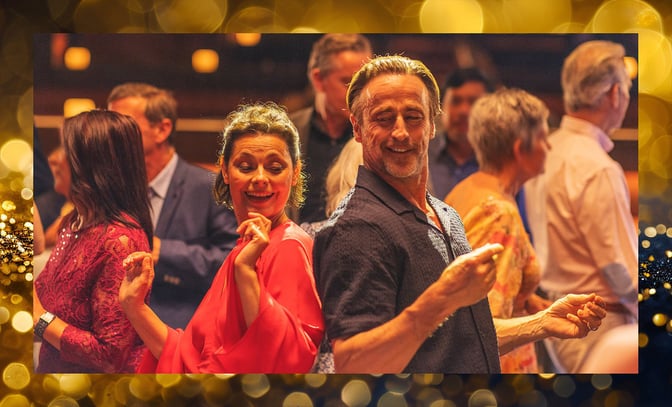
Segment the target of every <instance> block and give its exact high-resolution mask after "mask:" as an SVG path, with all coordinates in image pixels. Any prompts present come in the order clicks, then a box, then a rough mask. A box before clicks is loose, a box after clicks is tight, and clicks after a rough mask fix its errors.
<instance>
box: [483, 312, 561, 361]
mask: <svg viewBox="0 0 672 407" xmlns="http://www.w3.org/2000/svg"><path fill="white" fill-rule="evenodd" d="M544 318H546V315H545V313H543V312H538V313H536V314H534V315H529V316H524V317H517V318H508V319H503V318H494V319H493V321H494V323H495V330H496V331H497V343H498V345H499V354H500V355H504V354H506V353H508V352H510V351H512V350H513V349H515V348H517V347H519V346H522V345H525V344H527V343H530V342H536V341H538V340H541V339H544V338H546V337H547V336H548V334H547V332H546V329H544V327H543V322H544Z"/></svg>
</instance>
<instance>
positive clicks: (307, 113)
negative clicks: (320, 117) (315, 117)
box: [288, 106, 313, 125]
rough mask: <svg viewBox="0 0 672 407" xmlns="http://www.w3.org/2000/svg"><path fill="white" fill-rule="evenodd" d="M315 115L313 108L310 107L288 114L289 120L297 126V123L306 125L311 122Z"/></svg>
mask: <svg viewBox="0 0 672 407" xmlns="http://www.w3.org/2000/svg"><path fill="white" fill-rule="evenodd" d="M312 114H313V107H312V106H308V107H304V108H302V109H299V110H295V111H293V112H291V113H289V114H288V116H289V120H291V121H292V122H293V123H294V124H295V125H296V124H297V123H305V122H307V121H308V120H310V117H311V116H312Z"/></svg>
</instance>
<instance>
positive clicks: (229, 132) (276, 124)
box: [213, 102, 306, 209]
mask: <svg viewBox="0 0 672 407" xmlns="http://www.w3.org/2000/svg"><path fill="white" fill-rule="evenodd" d="M225 122H226V125H225V127H224V130H223V131H222V145H221V148H220V149H219V152H218V154H217V155H218V164H219V166H220V168H221V167H226V166H227V165H228V164H229V160H230V159H231V154H232V151H233V144H234V142H235V141H236V140H237V139H239V138H240V137H242V136H246V135H250V134H277V135H278V136H280V137H282V138H283V139H284V140H285V143H287V150H288V151H289V155H290V157H291V159H292V165H293V166H294V167H295V168H296V167H299V168H302V161H301V148H300V145H299V132H298V131H297V129H296V126H294V123H292V121H291V120H290V119H289V117H288V116H287V110H286V109H285V108H284V107H282V106H280V105H278V104H276V103H274V102H258V103H252V104H244V105H239V106H238V108H237V109H236V110H234V111H233V112H231V113H229V115H228V116H227V117H226V121H225ZM305 177H306V175H305V173H304V172H303V170H301V171H300V173H299V178H298V180H297V182H296V185H295V186H294V187H292V190H291V191H290V194H289V199H288V202H287V205H289V206H292V207H295V208H299V207H300V206H301V205H302V204H303V201H304V185H305ZM213 193H214V197H215V201H216V202H217V203H218V204H220V205H224V206H226V207H227V208H229V209H233V202H232V201H231V191H230V190H229V185H228V184H226V183H225V182H224V178H223V176H222V172H221V171H219V172H218V173H217V178H216V179H215V186H214V190H213Z"/></svg>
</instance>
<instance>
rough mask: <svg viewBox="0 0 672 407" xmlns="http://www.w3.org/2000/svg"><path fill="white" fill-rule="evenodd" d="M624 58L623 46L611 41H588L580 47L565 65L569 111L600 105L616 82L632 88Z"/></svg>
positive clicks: (626, 87)
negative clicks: (603, 97)
mask: <svg viewBox="0 0 672 407" xmlns="http://www.w3.org/2000/svg"><path fill="white" fill-rule="evenodd" d="M624 57H625V49H624V48H623V46H622V45H621V44H617V43H615V42H611V41H602V40H594V41H587V42H584V43H583V44H581V45H579V46H578V47H576V49H574V51H572V53H571V54H569V56H568V57H567V58H566V59H565V62H564V64H563V67H562V90H563V100H564V103H565V110H566V111H568V112H576V111H577V110H581V109H593V108H595V107H597V105H598V104H599V102H600V100H601V98H602V96H604V95H605V94H606V93H607V91H609V89H611V87H612V86H613V85H614V84H616V83H618V84H621V85H623V86H625V89H624V90H625V91H628V90H629V87H630V78H629V77H628V75H627V72H626V70H625V61H624Z"/></svg>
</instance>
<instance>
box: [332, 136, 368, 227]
mask: <svg viewBox="0 0 672 407" xmlns="http://www.w3.org/2000/svg"><path fill="white" fill-rule="evenodd" d="M363 163H364V158H363V157H362V144H361V143H359V142H358V141H357V140H355V139H354V138H352V139H350V140H349V141H348V142H347V143H345V145H344V146H343V150H341V152H340V153H339V155H338V157H336V160H334V163H333V164H332V165H331V167H330V168H329V172H328V173H327V180H326V183H325V188H326V191H327V202H326V208H325V209H326V214H327V218H328V217H329V216H331V214H332V213H333V212H334V211H335V210H336V207H337V206H338V203H339V202H340V201H341V199H343V197H344V196H345V195H346V194H347V193H348V191H350V189H352V187H354V186H355V182H356V181H357V171H358V169H359V166H360V165H362V164H363Z"/></svg>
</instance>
